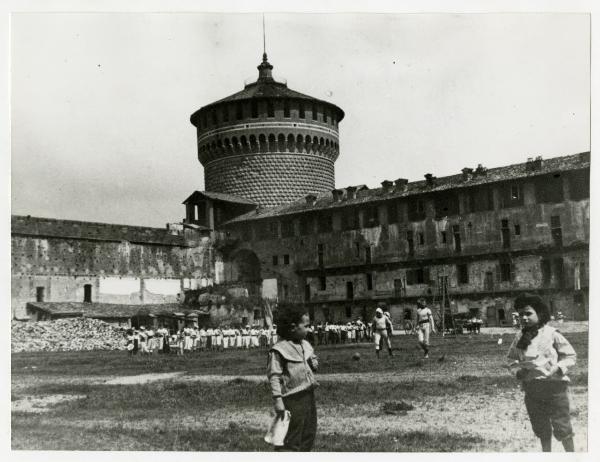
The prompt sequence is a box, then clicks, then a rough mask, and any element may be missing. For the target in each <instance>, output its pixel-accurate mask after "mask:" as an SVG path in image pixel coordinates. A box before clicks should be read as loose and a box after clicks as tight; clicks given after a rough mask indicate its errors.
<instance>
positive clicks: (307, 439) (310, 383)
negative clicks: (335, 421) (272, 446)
mask: <svg viewBox="0 0 600 462" xmlns="http://www.w3.org/2000/svg"><path fill="white" fill-rule="evenodd" d="M281 313H282V314H281V315H280V316H279V318H278V322H277V334H278V336H279V338H280V339H281V340H280V341H278V342H277V343H276V344H275V345H273V347H272V348H271V350H270V351H269V360H268V367H267V377H268V379H269V383H270V386H271V394H272V397H273V406H274V409H275V412H276V414H277V415H278V416H281V417H282V418H283V414H284V412H285V411H286V410H287V411H289V412H290V413H291V418H290V424H289V428H288V432H287V435H286V437H285V440H284V443H283V447H281V448H276V449H283V450H287V451H310V450H312V448H313V446H314V441H315V436H316V433H317V409H316V403H315V393H314V390H315V388H316V387H317V386H318V383H317V381H316V379H315V375H314V372H315V371H316V370H317V367H318V360H317V357H316V356H315V354H314V351H313V348H312V346H311V345H310V343H309V342H307V341H306V340H305V337H306V333H307V326H308V324H309V317H308V315H307V314H306V313H305V312H304V311H303V310H301V309H299V308H296V307H289V308H287V309H283V310H281Z"/></svg>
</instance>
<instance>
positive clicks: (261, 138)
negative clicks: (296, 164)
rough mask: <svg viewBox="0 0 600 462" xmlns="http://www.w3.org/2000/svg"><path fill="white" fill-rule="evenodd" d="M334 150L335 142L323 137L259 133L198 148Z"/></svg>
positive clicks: (206, 149)
mask: <svg viewBox="0 0 600 462" xmlns="http://www.w3.org/2000/svg"><path fill="white" fill-rule="evenodd" d="M330 147H331V148H335V149H339V145H338V143H337V142H336V141H333V140H329V139H328V138H324V137H320V138H318V137H316V136H313V137H312V138H311V137H310V136H309V135H296V136H294V135H293V134H291V133H290V134H288V136H287V137H286V136H285V135H284V134H283V133H280V134H279V135H277V137H275V134H273V133H271V134H270V135H268V136H267V135H265V134H263V133H261V134H260V135H258V137H257V136H256V135H250V136H249V137H246V136H245V135H242V136H241V137H240V138H237V137H236V136H234V137H233V138H231V140H230V139H229V138H224V139H223V140H220V139H219V140H216V141H213V142H212V143H208V144H205V145H202V146H200V150H201V151H202V152H205V151H210V150H212V151H216V150H217V149H229V150H236V149H241V150H246V151H257V150H263V151H264V150H271V151H275V150H280V151H284V150H286V149H287V150H289V151H292V150H294V149H302V148H304V149H309V148H310V149H313V150H315V149H317V148H320V149H323V148H330Z"/></svg>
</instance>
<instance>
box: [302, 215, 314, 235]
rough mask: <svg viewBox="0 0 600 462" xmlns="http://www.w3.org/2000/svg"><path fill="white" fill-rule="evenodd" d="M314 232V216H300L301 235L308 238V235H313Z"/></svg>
mask: <svg viewBox="0 0 600 462" xmlns="http://www.w3.org/2000/svg"><path fill="white" fill-rule="evenodd" d="M313 232H314V228H313V216H311V215H301V216H300V234H301V235H303V236H306V235H307V234H312V233H313Z"/></svg>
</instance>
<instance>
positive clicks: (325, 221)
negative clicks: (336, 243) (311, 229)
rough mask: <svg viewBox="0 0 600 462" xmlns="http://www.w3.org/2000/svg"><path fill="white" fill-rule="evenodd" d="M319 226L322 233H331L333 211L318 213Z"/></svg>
mask: <svg viewBox="0 0 600 462" xmlns="http://www.w3.org/2000/svg"><path fill="white" fill-rule="evenodd" d="M317 227H318V230H319V232H320V233H330V232H331V231H332V229H333V217H332V215H331V213H328V212H324V213H320V214H319V215H318V221H317Z"/></svg>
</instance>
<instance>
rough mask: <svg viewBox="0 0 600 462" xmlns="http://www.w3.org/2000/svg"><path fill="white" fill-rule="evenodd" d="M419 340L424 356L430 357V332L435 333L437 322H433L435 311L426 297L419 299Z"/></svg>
mask: <svg viewBox="0 0 600 462" xmlns="http://www.w3.org/2000/svg"><path fill="white" fill-rule="evenodd" d="M415 330H416V331H417V341H418V342H419V346H420V347H421V348H422V349H423V357H424V358H425V359H427V358H429V333H430V332H433V333H434V334H435V324H434V323H433V313H432V312H431V310H430V309H429V308H428V307H427V302H426V301H425V299H424V298H420V299H418V300H417V325H416V327H415Z"/></svg>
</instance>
